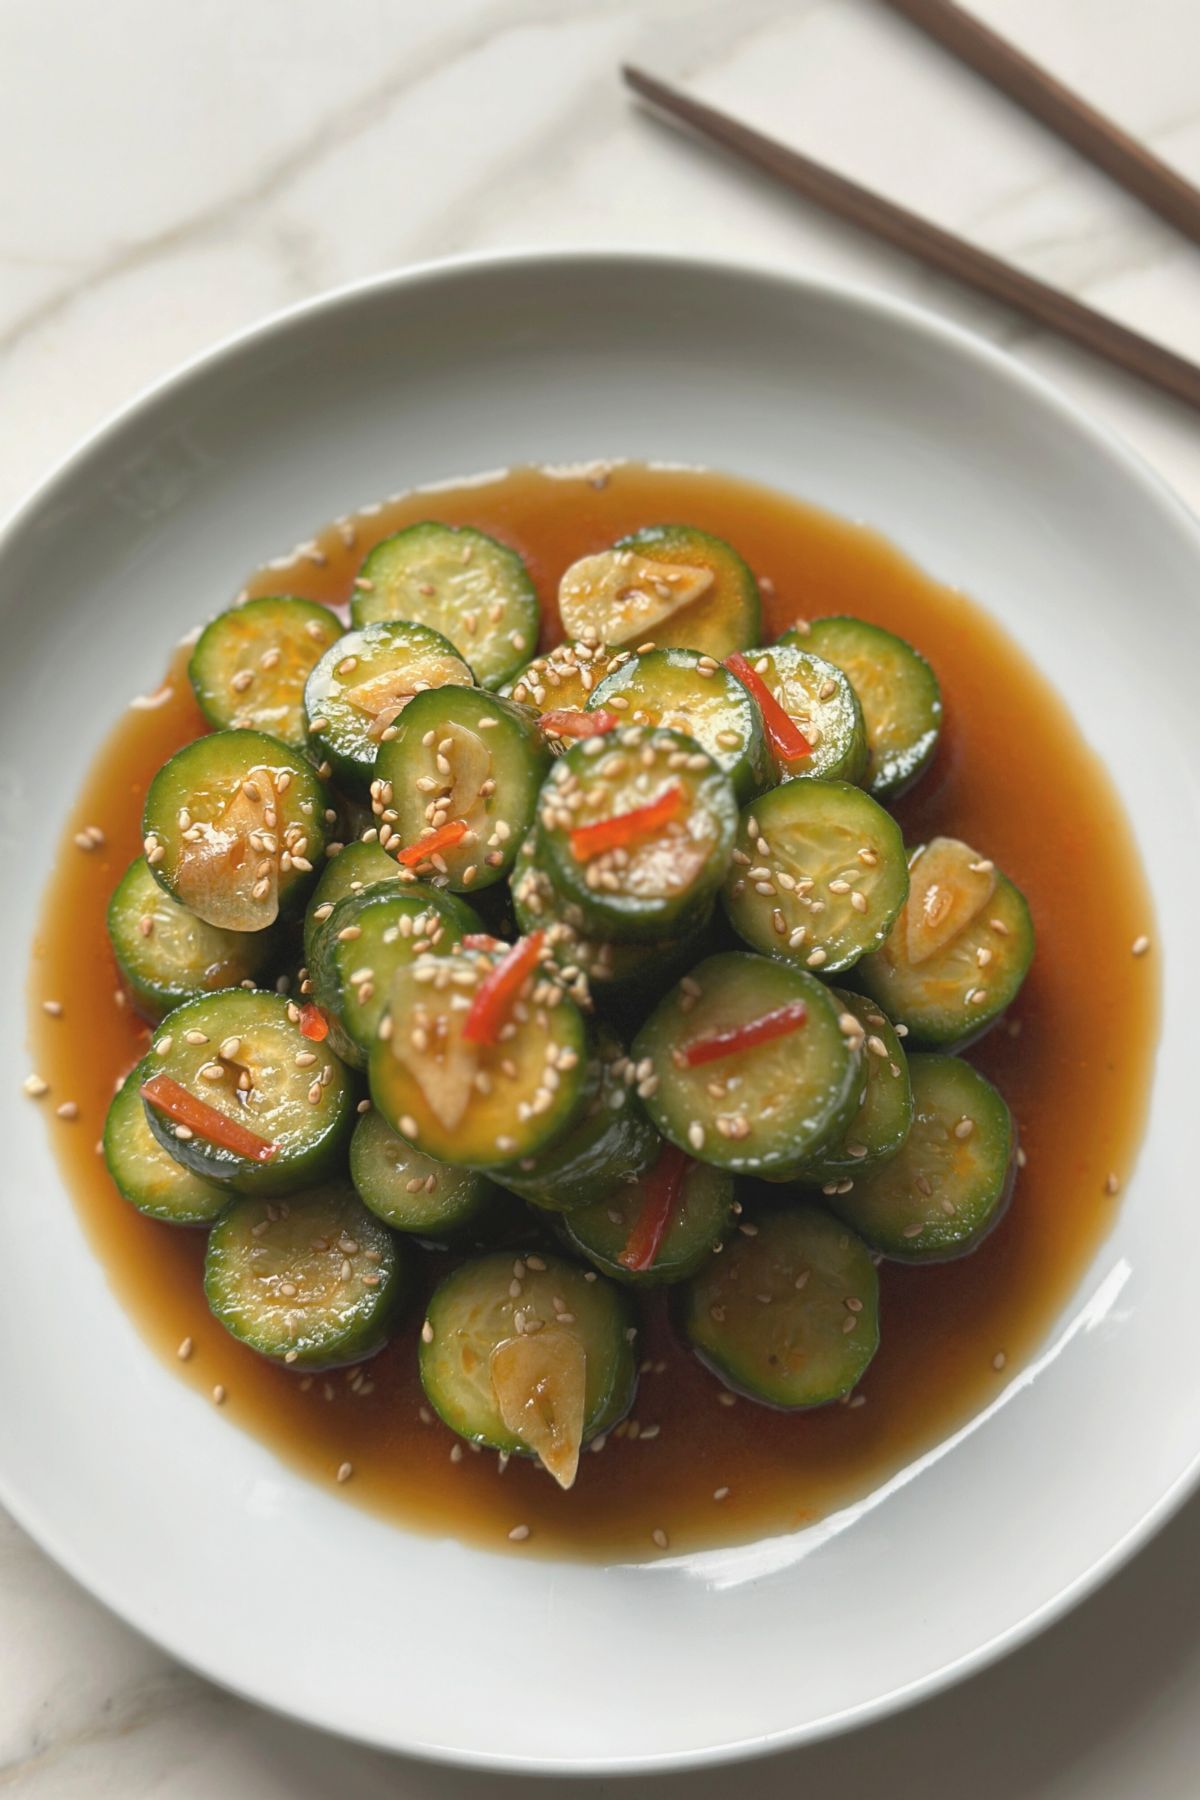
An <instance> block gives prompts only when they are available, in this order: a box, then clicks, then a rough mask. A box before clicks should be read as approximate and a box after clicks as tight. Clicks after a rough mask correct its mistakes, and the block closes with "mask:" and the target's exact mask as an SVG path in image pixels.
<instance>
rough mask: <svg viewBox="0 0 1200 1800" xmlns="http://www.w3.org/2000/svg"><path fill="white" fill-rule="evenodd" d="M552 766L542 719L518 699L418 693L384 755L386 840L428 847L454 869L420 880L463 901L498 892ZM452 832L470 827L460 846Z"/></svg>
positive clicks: (380, 797) (432, 869)
mask: <svg viewBox="0 0 1200 1800" xmlns="http://www.w3.org/2000/svg"><path fill="white" fill-rule="evenodd" d="M551 760H552V758H551V755H550V751H549V749H548V747H547V745H546V742H545V740H544V738H543V736H542V734H541V732H540V731H539V730H538V728H537V723H536V721H535V720H534V718H533V716H532V714H531V713H530V712H528V711H527V710H526V708H524V707H522V706H518V705H516V704H515V702H513V701H511V700H501V699H500V698H499V697H498V696H497V695H495V694H485V693H483V692H482V691H481V690H480V689H479V688H444V689H442V690H441V691H440V692H439V693H434V694H418V696H417V698H416V699H415V700H413V701H412V702H411V703H410V704H409V706H408V707H406V708H405V711H404V713H403V715H402V717H401V718H400V720H399V721H398V724H397V728H396V736H395V738H394V739H393V741H392V742H391V743H389V744H384V745H383V746H382V748H381V750H380V754H379V763H378V766H377V771H376V783H375V786H374V789H373V790H372V791H373V795H374V799H375V803H376V806H377V807H378V809H379V816H380V819H381V821H382V822H381V825H380V839H381V840H382V839H383V834H384V831H385V830H386V832H387V842H388V844H389V845H392V846H394V848H395V850H396V851H397V852H399V851H400V850H401V849H402V848H403V849H407V848H408V847H410V846H412V847H413V848H414V849H415V848H416V847H418V846H419V845H420V844H421V842H422V840H424V839H426V838H428V839H429V840H430V841H431V844H432V845H435V846H437V850H436V854H437V855H438V856H439V857H440V859H441V864H442V865H444V866H442V867H439V865H438V864H437V863H434V862H433V861H432V860H431V861H430V863H429V864H428V869H426V865H425V864H423V863H415V864H412V865H411V866H412V867H413V868H414V869H415V870H416V871H417V872H419V873H426V872H428V875H429V876H430V877H432V878H433V879H434V880H435V881H436V882H437V883H438V884H439V885H443V886H447V887H450V888H451V889H453V890H455V891H456V892H459V893H470V892H472V891H475V890H478V889H480V888H486V887H490V886H491V885H492V884H493V882H496V881H501V880H503V878H504V877H505V876H506V875H507V874H508V871H509V869H511V867H512V864H513V859H514V857H515V856H516V854H517V850H518V848H519V846H520V844H521V843H522V841H523V840H524V838H525V835H526V833H527V832H528V830H529V828H530V826H531V825H532V823H533V810H534V806H535V804H536V802H537V796H538V789H539V788H540V787H541V784H542V781H543V778H544V777H545V775H546V773H547V771H548V770H549V768H550V764H551ZM450 825H454V826H456V827H457V826H458V825H465V826H466V833H465V835H464V836H463V837H461V838H460V839H459V840H458V841H457V842H456V843H454V844H446V843H445V842H444V841H442V834H443V828H444V827H446V826H450ZM433 854H434V851H433V850H431V858H432V855H433Z"/></svg>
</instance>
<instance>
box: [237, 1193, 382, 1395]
mask: <svg viewBox="0 0 1200 1800" xmlns="http://www.w3.org/2000/svg"><path fill="white" fill-rule="evenodd" d="M409 1286H410V1280H409V1269H408V1265H407V1263H406V1260H405V1257H404V1254H403V1252H402V1250H401V1248H400V1246H399V1244H398V1243H397V1241H396V1239H395V1238H394V1237H393V1236H392V1234H391V1232H390V1231H389V1230H388V1229H387V1226H386V1225H382V1224H381V1223H380V1222H379V1220H378V1219H377V1218H376V1217H375V1216H374V1214H373V1213H370V1212H368V1211H367V1209H366V1207H365V1206H364V1205H363V1203H362V1201H361V1200H360V1199H359V1198H358V1196H357V1194H356V1193H355V1192H354V1189H353V1188H352V1187H351V1186H350V1185H349V1183H348V1182H346V1183H343V1182H338V1183H334V1184H331V1185H330V1186H328V1187H322V1188H317V1189H315V1190H314V1191H312V1192H309V1193H303V1194H293V1195H292V1196H291V1198H290V1199H288V1200H280V1201H277V1202H275V1203H272V1202H270V1201H268V1200H263V1199H257V1198H256V1199H244V1200H236V1201H234V1203H233V1204H232V1205H231V1206H230V1207H229V1208H228V1209H227V1210H226V1211H225V1212H224V1213H223V1214H222V1216H221V1218H220V1219H218V1221H217V1223H216V1224H215V1225H214V1226H213V1229H212V1231H211V1232H210V1234H209V1239H208V1248H207V1252H206V1254H205V1258H204V1295H205V1298H206V1299H207V1301H208V1304H209V1309H210V1311H211V1312H212V1315H213V1317H214V1318H215V1319H216V1320H217V1321H218V1322H219V1323H220V1324H222V1325H223V1326H224V1327H225V1329H226V1331H228V1332H229V1333H230V1335H231V1336H232V1337H235V1338H237V1340H238V1342H239V1343H242V1344H246V1345H248V1346H249V1348H250V1349H251V1350H257V1351H258V1353H259V1355H260V1356H268V1357H270V1358H271V1359H272V1360H273V1361H275V1362H285V1363H289V1364H292V1365H294V1366H295V1367H296V1368H298V1369H333V1368H338V1367H340V1366H341V1365H342V1364H344V1363H353V1362H362V1361H363V1359H364V1358H365V1357H368V1356H374V1354H375V1352H376V1351H377V1350H380V1349H382V1348H383V1345H384V1344H385V1343H386V1342H387V1338H388V1333H389V1331H390V1330H391V1327H392V1324H393V1322H394V1320H395V1318H396V1314H397V1311H398V1309H399V1307H400V1305H401V1303H402V1301H403V1299H404V1297H405V1294H406V1291H407V1290H408V1288H409Z"/></svg>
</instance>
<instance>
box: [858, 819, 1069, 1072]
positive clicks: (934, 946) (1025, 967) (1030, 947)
mask: <svg viewBox="0 0 1200 1800" xmlns="http://www.w3.org/2000/svg"><path fill="white" fill-rule="evenodd" d="M1033 951H1034V932H1033V920H1032V918H1031V917H1030V914H1029V907H1028V904H1027V903H1026V900H1025V896H1024V895H1023V894H1022V893H1021V891H1020V889H1019V888H1017V887H1015V886H1014V885H1013V883H1012V882H1011V881H1010V880H1009V879H1008V877H1007V876H1006V875H1002V874H1001V873H1000V871H999V869H997V868H996V866H995V864H994V863H993V862H991V860H990V859H989V858H987V857H984V856H980V855H979V854H978V852H976V851H975V850H972V849H971V847H970V845H968V844H964V843H962V842H960V840H959V839H957V838H934V839H933V840H932V842H930V843H928V844H923V845H922V846H921V848H920V849H919V850H914V851H913V853H912V856H911V857H910V859H909V893H908V900H907V902H906V904H905V906H904V910H903V911H902V912H901V913H900V916H899V917H898V918H897V920H896V923H895V925H894V926H893V927H892V930H891V933H890V934H889V936H888V938H887V940H886V942H885V943H884V944H883V946H882V948H881V949H880V950H879V951H877V952H876V954H875V955H873V956H868V957H864V959H863V961H862V962H861V963H860V964H859V965H858V967H857V968H856V969H855V972H854V984H855V986H856V987H861V988H862V989H863V990H864V991H865V992H866V993H868V994H870V995H871V997H872V999H874V1000H876V1001H878V1003H879V1005H880V1006H882V1008H883V1010H884V1011H885V1012H886V1013H887V1015H888V1017H889V1018H891V1019H894V1020H895V1021H896V1023H897V1024H901V1025H903V1026H904V1027H905V1029H906V1030H907V1031H908V1032H909V1033H910V1034H911V1036H912V1038H913V1040H914V1042H916V1043H919V1044H928V1045H931V1046H934V1047H936V1048H947V1049H948V1048H950V1047H951V1046H956V1047H958V1048H961V1047H962V1046H963V1045H964V1044H967V1043H970V1042H971V1040H972V1039H973V1038H976V1037H978V1036H979V1034H980V1032H982V1031H985V1030H986V1029H987V1027H988V1026H989V1025H991V1024H994V1023H995V1021H996V1020H997V1019H998V1018H999V1017H1000V1014H1001V1013H1002V1012H1003V1011H1004V1010H1005V1008H1006V1007H1008V1006H1011V1005H1012V1002H1013V1001H1014V1000H1015V999H1016V997H1017V994H1018V993H1019V992H1020V989H1021V984H1022V982H1023V981H1024V979H1025V977H1026V975H1027V974H1028V972H1029V965H1030V963H1031V962H1032V961H1033Z"/></svg>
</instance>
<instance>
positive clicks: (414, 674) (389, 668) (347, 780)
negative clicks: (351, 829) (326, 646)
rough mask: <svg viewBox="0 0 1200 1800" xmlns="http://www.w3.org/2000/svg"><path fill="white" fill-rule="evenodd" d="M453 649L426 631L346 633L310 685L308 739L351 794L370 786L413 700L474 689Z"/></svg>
mask: <svg viewBox="0 0 1200 1800" xmlns="http://www.w3.org/2000/svg"><path fill="white" fill-rule="evenodd" d="M474 681H475V677H474V675H473V674H472V673H471V670H470V668H469V667H468V665H467V664H466V663H465V662H464V661H463V659H462V657H461V656H460V655H459V654H458V651H457V650H456V649H455V648H454V645H453V644H452V643H450V642H449V640H448V639H447V638H444V637H443V636H442V634H441V633H440V632H438V631H432V630H430V628H429V627H428V626H427V625H416V624H413V623H411V622H410V621H408V620H406V619H392V620H382V621H380V622H379V623H378V624H375V625H366V626H364V627H363V629H362V630H360V631H348V632H347V633H346V635H345V637H342V638H339V639H338V641H337V643H336V644H334V646H333V648H332V649H331V650H329V651H327V652H326V654H325V655H324V656H323V657H322V658H321V660H320V662H319V663H318V664H317V666H316V667H315V669H314V670H313V672H312V674H311V675H310V676H309V678H308V685H307V687H306V688H305V690H304V704H305V708H306V713H307V718H308V739H309V743H310V744H311V745H312V748H313V751H314V753H315V754H316V755H317V756H318V757H325V758H327V760H328V762H329V764H330V767H331V768H332V769H333V771H334V773H335V775H336V776H337V778H338V780H339V781H341V782H343V783H344V784H345V785H346V786H347V787H348V788H349V789H350V790H351V791H352V792H353V793H356V794H360V795H361V794H363V793H365V792H366V791H367V789H368V787H369V786H370V782H371V778H372V776H373V775H374V773H375V764H376V761H377V759H378V756H379V750H380V746H381V745H382V744H385V743H388V742H390V741H391V739H392V738H394V737H395V735H396V730H397V721H398V720H399V718H400V717H401V715H402V714H403V712H404V709H405V707H406V706H407V705H408V704H409V702H410V701H411V700H412V698H413V697H414V695H416V694H422V693H425V692H426V691H427V690H428V689H430V688H443V687H465V688H469V687H471V686H473V684H474Z"/></svg>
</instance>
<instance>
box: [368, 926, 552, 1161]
mask: <svg viewBox="0 0 1200 1800" xmlns="http://www.w3.org/2000/svg"><path fill="white" fill-rule="evenodd" d="M494 960H495V959H494V958H493V957H491V956H489V955H486V954H484V953H482V952H474V953H471V954H465V953H464V954H460V955H457V956H444V957H438V956H423V957H419V958H418V959H417V960H416V961H415V962H412V963H410V964H409V965H408V967H407V968H404V969H398V970H397V972H396V974H395V975H394V976H393V977H392V986H391V991H390V994H389V996H388V1002H389V1010H388V1015H387V1017H386V1018H385V1019H384V1021H383V1023H382V1024H381V1026H380V1035H379V1037H378V1038H377V1039H376V1042H375V1044H374V1046H373V1048H372V1050H371V1054H370V1060H369V1071H370V1083H371V1098H372V1100H373V1101H374V1103H375V1105H376V1106H377V1107H378V1108H379V1111H380V1112H381V1113H382V1114H383V1116H384V1118H385V1119H386V1120H387V1122H388V1124H389V1125H391V1126H392V1128H393V1130H395V1131H398V1132H399V1133H400V1135H401V1137H403V1138H407V1139H408V1141H409V1143H411V1144H413V1145H414V1146H415V1147H416V1148H417V1149H418V1150H423V1151H424V1152H425V1154H426V1155H427V1156H432V1157H435V1158H436V1159H437V1160H438V1161H439V1162H453V1163H458V1164H461V1165H462V1166H463V1167H464V1168H471V1169H493V1168H498V1167H500V1166H501V1165H510V1164H512V1163H515V1162H518V1161H519V1160H520V1158H521V1157H525V1156H533V1155H535V1154H536V1153H537V1152H538V1151H539V1150H543V1149H544V1148H545V1147H546V1146H547V1145H548V1144H550V1143H552V1142H553V1141H554V1139H555V1138H556V1137H557V1136H558V1135H559V1134H560V1132H562V1131H564V1130H565V1129H566V1128H567V1126H568V1125H569V1124H570V1122H571V1120H572V1118H573V1117H574V1115H575V1113H576V1111H577V1109H578V1107H579V1105H580V1104H581V1101H582V1096H583V1088H584V1079H585V1074H586V1069H587V1044H586V1039H585V1034H584V1024H583V1018H582V1015H581V1014H580V1012H579V1009H578V1007H577V1006H576V1005H575V1004H574V1002H573V1001H572V1000H570V999H569V998H568V997H567V995H566V994H565V993H564V992H563V990H562V988H561V987H560V986H559V985H558V984H557V983H556V982H554V981H553V980H551V979H550V978H549V977H548V976H547V975H546V974H545V973H544V972H543V971H542V970H540V969H539V970H537V971H535V973H534V974H533V975H532V976H530V977H528V978H527V979H526V982H525V984H524V987H523V989H522V990H521V993H520V994H519V995H518V997H517V999H516V1001H515V1003H514V1004H513V1005H512V1007H511V1010H510V1016H509V1019H508V1022H507V1023H506V1024H505V1026H504V1027H503V1031H502V1034H501V1041H500V1042H499V1043H496V1044H490V1045H486V1044H473V1043H470V1042H468V1041H467V1040H466V1039H465V1038H464V1037H463V1026H464V1024H465V1023H466V1019H467V1017H468V1014H469V1012H470V1008H471V1003H472V1001H473V1000H474V998H475V994H476V991H477V989H478V988H479V985H480V983H481V982H482V981H483V980H484V978H485V977H486V976H487V975H488V974H489V973H490V972H491V969H492V967H493V966H494Z"/></svg>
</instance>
